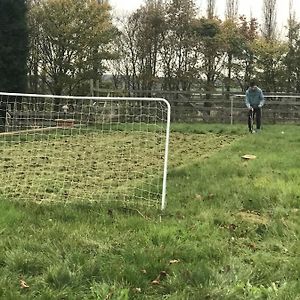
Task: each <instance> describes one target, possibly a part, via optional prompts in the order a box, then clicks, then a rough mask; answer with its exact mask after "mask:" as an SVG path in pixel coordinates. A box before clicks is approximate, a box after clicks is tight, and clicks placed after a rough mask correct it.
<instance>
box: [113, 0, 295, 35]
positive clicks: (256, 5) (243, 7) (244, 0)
mask: <svg viewBox="0 0 300 300" xmlns="http://www.w3.org/2000/svg"><path fill="white" fill-rule="evenodd" d="M144 2H145V1H144V0H110V3H111V5H112V7H113V9H114V10H115V11H116V12H117V13H118V14H124V13H126V12H130V11H133V10H135V9H137V8H138V7H140V6H141V5H142V4H143V3H144ZM195 2H196V4H197V7H198V8H199V9H200V12H201V15H204V14H205V10H206V0H195ZM276 2H277V7H276V8H277V23H278V25H277V27H278V28H277V29H278V30H279V31H280V30H281V28H282V27H283V26H285V25H286V24H287V19H288V11H289V0H277V1H276ZM293 2H294V9H295V10H296V7H297V5H298V6H299V2H300V0H293ZM225 6H226V0H216V10H217V15H218V16H220V17H221V18H223V16H224V12H225ZM262 7H263V0H239V14H244V15H246V16H250V15H251V16H252V17H254V18H257V19H258V21H259V23H261V19H262ZM298 10H299V9H298ZM297 18H298V19H299V13H298V15H297Z"/></svg>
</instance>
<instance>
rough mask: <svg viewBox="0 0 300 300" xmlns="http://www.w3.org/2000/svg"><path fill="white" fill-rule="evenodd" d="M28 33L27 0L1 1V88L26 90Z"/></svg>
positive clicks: (9, 90)
mask: <svg viewBox="0 0 300 300" xmlns="http://www.w3.org/2000/svg"><path fill="white" fill-rule="evenodd" d="M27 53H28V34H27V23H26V3H25V0H1V1H0V90H2V91H7V92H24V91H26V84H27V83H26V82H27V80H26V78H27V77H26V73H27V71H26V61H27Z"/></svg>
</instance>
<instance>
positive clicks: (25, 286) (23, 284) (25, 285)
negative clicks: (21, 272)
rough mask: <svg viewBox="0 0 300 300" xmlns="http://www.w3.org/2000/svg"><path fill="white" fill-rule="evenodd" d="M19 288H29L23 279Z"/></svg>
mask: <svg viewBox="0 0 300 300" xmlns="http://www.w3.org/2000/svg"><path fill="white" fill-rule="evenodd" d="M20 288H21V289H27V288H29V285H28V284H27V283H26V282H25V281H24V280H23V279H20Z"/></svg>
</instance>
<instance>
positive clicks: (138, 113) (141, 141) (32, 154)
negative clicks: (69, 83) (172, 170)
mask: <svg viewBox="0 0 300 300" xmlns="http://www.w3.org/2000/svg"><path fill="white" fill-rule="evenodd" d="M170 114H171V109H170V104H169V103H168V101H166V100H165V99H163V98H131V97H121V98H120V97H80V96H57V95H38V94H20V93H4V92H0V121H1V122H0V167H1V168H2V169H4V170H5V171H4V172H2V173H1V175H0V180H1V183H2V184H1V186H0V195H2V196H3V197H7V198H13V199H20V200H24V201H37V202H56V201H57V202H59V201H63V202H72V201H73V202H75V201H96V202H100V203H101V202H105V203H107V202H113V201H115V202H121V203H122V204H123V205H137V206H149V207H153V206H155V207H157V208H160V209H161V210H164V209H165V208H166V191H167V189H166V187H167V167H168V149H169V137H170Z"/></svg>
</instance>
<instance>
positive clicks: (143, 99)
mask: <svg viewBox="0 0 300 300" xmlns="http://www.w3.org/2000/svg"><path fill="white" fill-rule="evenodd" d="M4 97H11V98H13V97H19V98H22V99H23V98H29V99H38V98H42V99H54V100H55V99H63V100H65V101H68V100H72V101H77V100H78V101H95V102H105V103H106V102H114V101H117V102H120V103H122V102H125V101H128V102H140V103H144V102H147V103H149V102H151V103H162V104H163V105H165V110H166V118H165V124H164V126H165V137H164V139H165V141H164V160H163V161H164V162H163V172H162V174H161V175H159V176H161V177H162V190H161V204H160V209H161V210H164V209H165V208H166V204H167V201H166V195H167V174H168V156H169V141H170V120H171V106H170V104H169V102H168V101H167V100H166V99H164V98H148V97H92V96H91V97H89V96H60V95H42V94H23V93H7V92H0V102H1V101H3V98H4ZM0 109H1V108H0ZM62 109H64V107H62ZM56 121H58V122H59V120H56ZM66 121H67V120H65V121H63V122H66ZM57 126H59V125H58V124H57ZM67 126H68V125H67ZM42 129H43V130H45V129H46V130H47V128H42ZM34 130H39V129H38V128H37V129H25V130H20V132H21V131H22V132H24V133H26V132H30V131H34ZM13 134H14V132H2V133H0V135H13Z"/></svg>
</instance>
